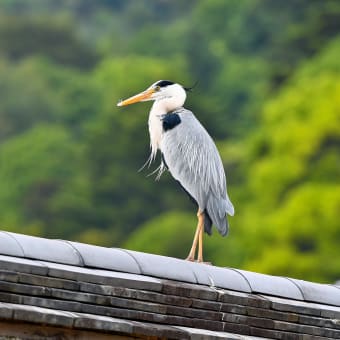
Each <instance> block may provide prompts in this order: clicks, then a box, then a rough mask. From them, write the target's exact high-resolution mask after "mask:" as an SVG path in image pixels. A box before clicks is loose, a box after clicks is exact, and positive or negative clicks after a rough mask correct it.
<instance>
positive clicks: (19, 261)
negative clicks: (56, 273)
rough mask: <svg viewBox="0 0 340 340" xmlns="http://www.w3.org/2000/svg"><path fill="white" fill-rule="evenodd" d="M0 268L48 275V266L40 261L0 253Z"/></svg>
mask: <svg viewBox="0 0 340 340" xmlns="http://www.w3.org/2000/svg"><path fill="white" fill-rule="evenodd" d="M0 268H1V269H2V270H9V271H17V272H21V273H32V274H37V275H47V272H48V268H47V267H46V266H45V265H43V264H42V263H39V262H38V261H33V260H28V259H24V258H19V257H12V256H6V255H0Z"/></svg>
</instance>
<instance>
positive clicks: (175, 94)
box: [117, 80, 187, 112]
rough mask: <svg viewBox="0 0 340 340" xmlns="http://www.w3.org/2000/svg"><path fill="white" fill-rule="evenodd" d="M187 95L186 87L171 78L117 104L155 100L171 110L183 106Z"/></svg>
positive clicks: (123, 104) (167, 109) (165, 108)
mask: <svg viewBox="0 0 340 340" xmlns="http://www.w3.org/2000/svg"><path fill="white" fill-rule="evenodd" d="M186 97H187V95H186V89H185V88H184V87H183V86H182V85H179V84H176V83H173V82H172V81H169V80H158V81H157V82H155V83H154V84H152V85H151V86H150V87H149V88H147V89H146V90H145V91H143V92H141V93H138V94H136V95H135V96H132V97H130V98H128V99H125V100H122V101H120V102H119V103H118V104H117V106H125V105H130V104H134V103H138V102H145V101H149V100H154V101H155V102H156V103H157V105H159V106H162V107H163V108H164V110H165V111H166V112H169V111H173V110H175V109H177V108H179V107H181V106H183V105H184V102H185V99H186Z"/></svg>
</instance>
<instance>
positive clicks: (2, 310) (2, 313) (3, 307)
mask: <svg viewBox="0 0 340 340" xmlns="http://www.w3.org/2000/svg"><path fill="white" fill-rule="evenodd" d="M13 314H14V311H13V308H11V306H10V305H9V304H7V303H1V302H0V319H13Z"/></svg>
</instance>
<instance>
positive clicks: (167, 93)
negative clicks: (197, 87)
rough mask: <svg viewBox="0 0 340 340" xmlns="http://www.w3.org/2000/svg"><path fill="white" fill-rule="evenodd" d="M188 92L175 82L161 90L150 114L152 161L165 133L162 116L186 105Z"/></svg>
mask: <svg viewBox="0 0 340 340" xmlns="http://www.w3.org/2000/svg"><path fill="white" fill-rule="evenodd" d="M185 99H186V93H185V90H184V89H183V87H182V86H180V85H178V84H173V85H170V86H168V87H167V88H166V89H164V90H161V91H159V95H158V96H157V97H156V98H155V101H154V103H153V105H152V108H151V111H150V115H149V132H150V146H151V158H150V160H151V161H152V160H153V159H154V158H155V157H156V153H157V150H158V149H160V143H161V139H162V135H163V127H162V120H161V118H162V116H163V115H165V114H167V113H168V112H171V111H174V110H176V109H178V108H180V107H182V106H183V105H184V102H185Z"/></svg>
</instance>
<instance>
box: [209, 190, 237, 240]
mask: <svg viewBox="0 0 340 340" xmlns="http://www.w3.org/2000/svg"><path fill="white" fill-rule="evenodd" d="M229 202H230V201H229ZM229 211H230V210H229V206H228V201H226V200H221V199H218V198H216V197H215V196H213V195H211V196H210V197H209V200H208V202H207V209H206V214H205V215H206V216H207V215H208V217H209V218H208V219H207V218H206V219H205V220H207V222H206V223H205V224H204V230H205V231H206V232H207V233H208V234H209V235H210V234H211V225H212V224H214V225H215V226H216V227H217V230H218V231H219V233H220V234H221V235H222V236H226V235H227V234H228V231H229V224H228V220H227V212H228V213H229ZM230 212H231V211H230ZM209 220H210V221H209Z"/></svg>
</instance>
